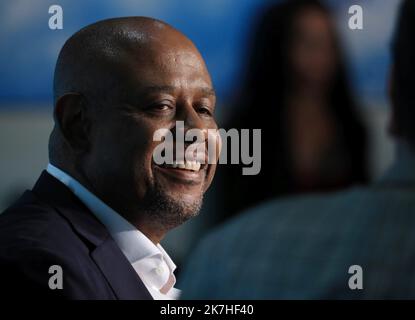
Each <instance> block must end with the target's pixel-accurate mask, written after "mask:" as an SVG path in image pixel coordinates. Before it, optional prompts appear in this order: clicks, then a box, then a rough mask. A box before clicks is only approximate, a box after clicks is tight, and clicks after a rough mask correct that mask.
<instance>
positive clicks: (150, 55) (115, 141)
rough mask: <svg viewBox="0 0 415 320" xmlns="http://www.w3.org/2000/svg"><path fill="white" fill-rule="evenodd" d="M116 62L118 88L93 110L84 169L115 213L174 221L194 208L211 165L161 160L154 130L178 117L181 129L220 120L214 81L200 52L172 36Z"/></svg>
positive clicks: (170, 126)
mask: <svg viewBox="0 0 415 320" xmlns="http://www.w3.org/2000/svg"><path fill="white" fill-rule="evenodd" d="M121 65H122V66H121V69H122V72H121V74H122V77H121V80H120V81H121V83H119V88H121V90H120V89H119V88H117V89H114V91H117V92H114V95H112V93H109V95H110V96H113V97H116V98H114V99H113V101H112V102H109V101H107V102H106V105H105V106H104V107H103V108H102V112H97V113H96V115H95V117H96V119H95V121H94V124H93V125H92V129H91V132H92V138H91V140H92V141H91V150H90V152H89V154H88V156H87V157H86V161H85V163H86V166H87V170H85V171H86V172H88V173H89V174H90V177H89V179H90V180H91V181H94V184H95V187H96V189H98V190H95V192H97V193H98V195H99V196H100V197H101V198H102V199H103V200H104V201H105V202H107V203H108V204H109V205H110V206H111V207H113V208H114V209H115V210H118V211H120V214H124V215H128V216H129V218H130V220H134V219H141V218H140V217H134V213H132V212H131V210H132V209H133V210H134V209H137V210H142V211H148V212H149V214H150V215H153V218H154V219H156V218H158V220H161V221H160V222H161V223H165V224H167V225H168V227H174V226H176V225H178V224H180V223H182V222H184V221H185V220H187V219H188V218H190V217H191V216H193V215H195V214H196V213H197V211H198V209H199V207H200V205H201V202H202V197H203V193H204V192H205V191H206V189H207V188H208V187H209V185H210V183H211V181H212V179H213V175H214V172H215V165H212V164H205V165H202V166H201V168H200V170H198V171H194V170H187V169H179V168H172V167H167V166H159V165H157V164H155V162H154V161H153V151H154V149H155V148H156V146H157V145H158V144H159V143H161V142H159V141H153V134H154V132H155V131H156V130H158V129H163V128H167V129H170V130H171V131H172V132H173V137H174V138H175V134H174V133H175V126H176V121H183V122H184V126H185V130H188V129H192V128H197V129H201V130H207V129H215V128H217V125H216V121H215V119H214V116H213V113H214V107H215V96H214V92H213V89H212V83H211V80H210V77H209V74H208V72H207V70H206V67H205V65H204V62H203V60H202V58H201V57H200V55H199V54H198V52H197V51H196V50H195V49H194V48H193V47H192V46H190V45H189V44H184V45H183V44H182V45H181V44H179V43H176V42H174V41H173V43H163V44H160V43H157V44H155V45H154V46H152V47H151V49H150V50H148V51H146V54H145V55H144V54H142V53H140V52H137V53H129V54H128V56H127V57H126V58H125V60H124V61H122V63H121ZM206 145H207V141H206ZM193 169H194V168H193Z"/></svg>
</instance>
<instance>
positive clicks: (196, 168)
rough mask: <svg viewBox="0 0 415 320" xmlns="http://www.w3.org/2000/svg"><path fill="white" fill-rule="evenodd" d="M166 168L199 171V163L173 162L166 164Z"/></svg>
mask: <svg viewBox="0 0 415 320" xmlns="http://www.w3.org/2000/svg"><path fill="white" fill-rule="evenodd" d="M166 166H167V167H172V168H179V169H185V170H192V171H199V170H200V166H201V165H200V162H197V161H185V162H177V161H175V162H173V163H172V164H166Z"/></svg>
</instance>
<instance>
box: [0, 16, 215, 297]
mask: <svg viewBox="0 0 415 320" xmlns="http://www.w3.org/2000/svg"><path fill="white" fill-rule="evenodd" d="M214 108H215V94H214V91H213V88H212V83H211V79H210V76H209V73H208V71H207V69H206V66H205V64H204V61H203V59H202V57H201V55H200V53H199V52H198V50H197V49H196V48H195V46H194V45H193V43H192V42H191V41H190V40H189V39H188V38H186V37H185V36H184V35H183V34H181V33H180V32H179V31H177V30H175V29H174V28H172V27H171V26H169V25H167V24H165V23H163V22H161V21H157V20H154V19H150V18H144V17H129V18H117V19H110V20H104V21H100V22H97V23H95V24H92V25H89V26H87V27H85V28H83V29H82V30H80V31H78V32H77V33H75V34H74V35H73V36H72V37H71V38H70V39H69V40H68V41H67V42H66V43H65V45H64V46H63V48H62V50H61V51H60V54H59V57H58V61H57V64H56V68H55V76H54V121H55V125H54V128H53V131H52V133H51V136H50V140H49V161H50V163H49V164H48V166H47V168H46V170H45V171H44V172H43V173H42V174H41V176H40V178H39V180H38V181H37V182H36V184H35V186H34V188H33V189H32V190H30V191H26V192H25V193H24V194H23V195H22V197H21V198H20V199H19V200H18V201H17V203H15V204H14V205H13V206H12V207H10V208H8V209H7V210H6V211H5V212H4V213H3V214H2V215H1V216H0V268H1V269H0V270H1V272H0V283H1V291H2V295H5V296H6V297H7V296H14V295H17V296H19V297H22V296H24V297H28V298H30V299H33V298H46V297H51V298H68V299H176V298H177V297H178V295H179V290H178V289H176V288H175V287H174V285H175V281H176V280H175V276H174V273H173V272H174V269H175V265H174V263H173V261H172V260H171V259H170V258H169V256H168V254H167V253H166V252H165V251H164V250H163V248H162V247H161V246H160V244H159V242H160V240H161V239H162V238H163V237H164V236H165V234H166V233H167V232H168V231H169V230H171V229H172V228H174V227H177V226H178V225H180V224H182V223H183V222H185V221H186V220H188V219H189V218H191V217H193V216H195V215H196V214H197V213H198V211H199V209H200V206H201V203H202V197H203V194H204V192H205V191H206V189H207V188H208V187H209V185H210V183H211V181H212V178H213V175H214V172H215V164H206V165H198V166H196V167H195V166H190V167H189V166H187V164H186V165H185V166H183V167H181V168H178V167H177V166H172V165H170V166H168V165H157V164H156V163H155V162H154V160H153V151H154V150H155V148H156V147H157V145H158V144H160V142H157V141H154V139H153V134H154V132H155V131H156V130H158V129H163V128H164V129H170V130H172V132H174V130H175V128H176V121H183V123H184V129H185V130H189V129H200V130H201V132H206V131H207V129H215V128H217V126H216V122H215V119H214ZM206 137H207V136H205V138H206ZM206 141H207V138H206Z"/></svg>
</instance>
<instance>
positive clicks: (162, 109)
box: [148, 103, 173, 112]
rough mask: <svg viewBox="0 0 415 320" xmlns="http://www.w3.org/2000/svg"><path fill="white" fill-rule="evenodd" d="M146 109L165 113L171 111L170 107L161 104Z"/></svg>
mask: <svg viewBox="0 0 415 320" xmlns="http://www.w3.org/2000/svg"><path fill="white" fill-rule="evenodd" d="M148 109H149V110H150V111H154V112H167V111H170V110H172V109H173V107H172V106H171V105H168V104H164V103H161V104H155V105H152V106H150V107H149V108H148Z"/></svg>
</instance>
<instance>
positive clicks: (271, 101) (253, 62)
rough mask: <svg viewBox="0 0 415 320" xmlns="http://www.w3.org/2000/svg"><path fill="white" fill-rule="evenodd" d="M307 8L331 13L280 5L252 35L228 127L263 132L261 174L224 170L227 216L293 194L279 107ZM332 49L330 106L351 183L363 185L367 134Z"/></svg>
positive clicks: (312, 4) (309, 1)
mask: <svg viewBox="0 0 415 320" xmlns="http://www.w3.org/2000/svg"><path fill="white" fill-rule="evenodd" d="M308 8H310V9H316V10H319V11H321V12H323V13H325V14H326V15H328V16H329V15H330V12H329V10H328V9H327V8H326V7H325V6H324V5H323V4H322V3H321V2H319V1H316V0H291V1H284V2H283V3H281V4H277V5H274V6H273V7H271V8H269V9H268V10H267V11H266V12H265V14H264V15H263V17H262V19H261V20H260V23H259V25H258V27H257V30H256V33H255V34H254V39H253V43H252V51H251V55H250V57H249V63H248V69H247V75H246V79H245V84H244V85H243V86H242V90H241V92H240V94H239V97H238V98H237V101H236V105H235V108H234V109H233V110H234V116H233V117H231V121H230V122H229V123H228V125H227V127H234V128H247V129H254V128H261V129H262V169H261V172H260V174H259V175H257V176H241V168H240V167H237V168H236V167H233V168H229V169H224V176H225V185H226V183H228V184H229V183H231V184H232V186H233V187H232V189H228V190H227V193H226V196H227V198H226V199H225V202H228V204H230V206H228V207H227V209H226V210H228V211H229V212H232V211H239V210H241V209H244V208H246V207H247V206H250V205H253V204H256V203H257V202H259V201H262V200H265V199H267V198H270V197H275V196H278V195H282V194H286V193H290V192H291V191H292V181H291V166H290V163H291V161H290V154H289V152H287V145H286V142H287V141H286V140H287V139H285V138H286V136H287V132H286V127H285V126H284V123H283V121H284V117H283V115H284V114H285V108H286V104H284V103H283V101H284V98H285V95H286V93H287V90H288V89H289V88H288V84H289V83H290V80H291V79H290V77H291V74H292V72H291V70H290V68H291V64H290V63H289V53H290V52H289V51H290V50H289V49H290V46H291V41H292V39H293V32H294V23H293V22H294V20H295V18H296V16H297V15H298V14H299V13H300V12H301V11H302V10H304V9H308ZM334 40H335V42H337V39H334ZM335 46H336V55H337V59H336V61H337V62H336V63H337V66H336V70H335V74H334V78H333V80H332V81H331V84H332V87H331V90H330V97H329V101H328V102H329V106H330V108H332V110H331V111H332V113H333V115H334V118H335V121H336V127H337V128H338V129H337V132H339V131H340V132H341V134H342V136H344V137H345V142H344V145H345V146H344V148H345V149H346V150H347V152H348V155H349V156H350V159H351V160H350V161H352V164H351V167H352V168H353V169H352V176H349V177H348V178H349V180H350V181H349V182H350V183H355V182H359V183H361V182H365V181H366V179H367V173H366V157H365V150H366V134H365V130H364V127H363V125H362V124H361V122H360V120H359V117H358V115H357V112H356V110H357V106H356V103H355V101H354V99H353V97H352V94H351V90H350V88H349V85H348V80H347V77H346V72H345V63H344V59H343V57H342V54H341V50H340V46H339V44H338V43H335ZM226 180H227V181H226ZM232 193H233V194H232Z"/></svg>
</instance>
